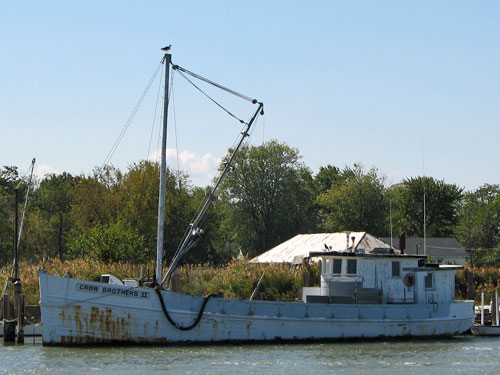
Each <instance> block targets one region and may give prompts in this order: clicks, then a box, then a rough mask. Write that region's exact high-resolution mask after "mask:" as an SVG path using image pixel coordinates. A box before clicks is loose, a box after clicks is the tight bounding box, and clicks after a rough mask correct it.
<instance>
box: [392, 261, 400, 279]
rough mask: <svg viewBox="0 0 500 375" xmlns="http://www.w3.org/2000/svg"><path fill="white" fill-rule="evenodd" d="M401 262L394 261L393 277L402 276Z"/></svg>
mask: <svg viewBox="0 0 500 375" xmlns="http://www.w3.org/2000/svg"><path fill="white" fill-rule="evenodd" d="M399 270H400V267H399V262H392V277H401V273H400V271H399Z"/></svg>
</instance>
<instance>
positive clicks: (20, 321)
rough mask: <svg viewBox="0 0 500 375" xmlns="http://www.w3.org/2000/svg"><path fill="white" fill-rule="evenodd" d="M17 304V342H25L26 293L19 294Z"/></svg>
mask: <svg viewBox="0 0 500 375" xmlns="http://www.w3.org/2000/svg"><path fill="white" fill-rule="evenodd" d="M18 298H19V300H18V304H17V309H18V310H17V343H18V344H24V300H25V296H24V294H20V295H19V297H18Z"/></svg>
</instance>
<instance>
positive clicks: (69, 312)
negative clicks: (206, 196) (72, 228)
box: [39, 271, 474, 345]
mask: <svg viewBox="0 0 500 375" xmlns="http://www.w3.org/2000/svg"><path fill="white" fill-rule="evenodd" d="M39 280H40V295H41V312H42V322H43V331H42V340H43V343H44V344H45V345H64V344H103V343H136V344H166V343H176V342H224V341H269V340H321V339H341V338H362V337H398V336H434V335H455V334H459V333H462V332H464V331H466V330H468V329H469V328H470V327H471V326H472V321H473V318H474V314H473V304H472V302H456V303H442V304H436V305H417V304H414V305H340V304H309V303H300V302H298V303H297V302H271V301H248V300H229V299H218V298H215V299H211V300H210V301H209V302H208V304H207V306H206V310H205V313H204V315H203V318H202V319H201V321H200V324H199V325H198V326H197V327H196V328H194V329H193V330H190V331H181V330H178V329H176V328H175V327H173V326H172V325H171V324H170V323H169V322H168V321H167V319H166V318H165V316H164V314H163V311H162V310H161V306H160V303H159V299H158V296H157V295H156V294H155V292H154V291H153V290H152V289H147V288H133V287H127V286H118V285H116V286H115V285H113V286H111V287H112V289H106V293H102V290H103V288H109V287H110V286H109V285H107V284H101V283H95V282H89V281H82V280H77V279H69V278H61V277H58V276H50V275H47V274H46V273H45V272H43V271H39ZM162 295H163V297H164V300H165V304H166V306H167V309H168V310H169V312H170V313H171V315H172V317H173V319H174V320H175V321H178V322H179V323H181V324H183V325H188V324H190V323H191V322H192V321H193V320H194V319H195V318H196V316H197V313H198V311H199V309H200V307H201V304H202V302H203V298H202V297H194V296H188V295H182V294H177V293H173V292H169V291H162Z"/></svg>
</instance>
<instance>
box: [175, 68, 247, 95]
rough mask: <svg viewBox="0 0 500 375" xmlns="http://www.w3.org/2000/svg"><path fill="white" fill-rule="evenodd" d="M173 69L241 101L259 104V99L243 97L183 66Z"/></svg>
mask: <svg viewBox="0 0 500 375" xmlns="http://www.w3.org/2000/svg"><path fill="white" fill-rule="evenodd" d="M173 68H174V70H177V69H178V70H180V71H181V72H184V73H186V74H189V75H190V76H191V77H194V78H197V79H199V80H200V81H203V82H206V83H208V84H210V85H212V86H215V87H217V88H219V89H221V90H224V91H226V92H228V93H230V94H233V95H235V96H237V97H239V98H241V99H244V100H247V101H249V102H251V103H253V104H256V103H257V99H252V98H251V97H249V96H246V95H243V94H241V93H239V92H237V91H234V90H231V89H230V88H228V87H225V86H222V85H220V84H218V83H216V82H214V81H211V80H209V79H208V78H205V77H202V76H200V75H199V74H196V73H193V72H191V71H189V70H187V69H185V68H183V67H182V66H179V65H174V66H173Z"/></svg>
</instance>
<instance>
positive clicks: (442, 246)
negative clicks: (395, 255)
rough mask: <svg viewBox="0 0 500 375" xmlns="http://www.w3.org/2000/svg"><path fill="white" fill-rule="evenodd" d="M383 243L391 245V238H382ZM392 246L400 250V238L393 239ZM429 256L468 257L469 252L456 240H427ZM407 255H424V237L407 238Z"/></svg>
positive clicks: (450, 238) (448, 238) (449, 238)
mask: <svg viewBox="0 0 500 375" xmlns="http://www.w3.org/2000/svg"><path fill="white" fill-rule="evenodd" d="M381 240H382V241H385V242H388V243H391V238H390V237H382V238H381ZM392 244H393V246H394V247H396V248H398V249H399V238H393V239H392ZM426 249H427V255H428V256H433V257H467V255H468V254H467V252H466V251H465V250H464V248H463V247H462V246H461V245H460V243H459V242H458V241H457V239H456V238H452V237H447V238H439V237H428V238H426ZM404 252H405V253H406V254H413V255H424V239H423V238H422V237H416V238H409V237H407V238H406V249H405V250H404Z"/></svg>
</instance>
